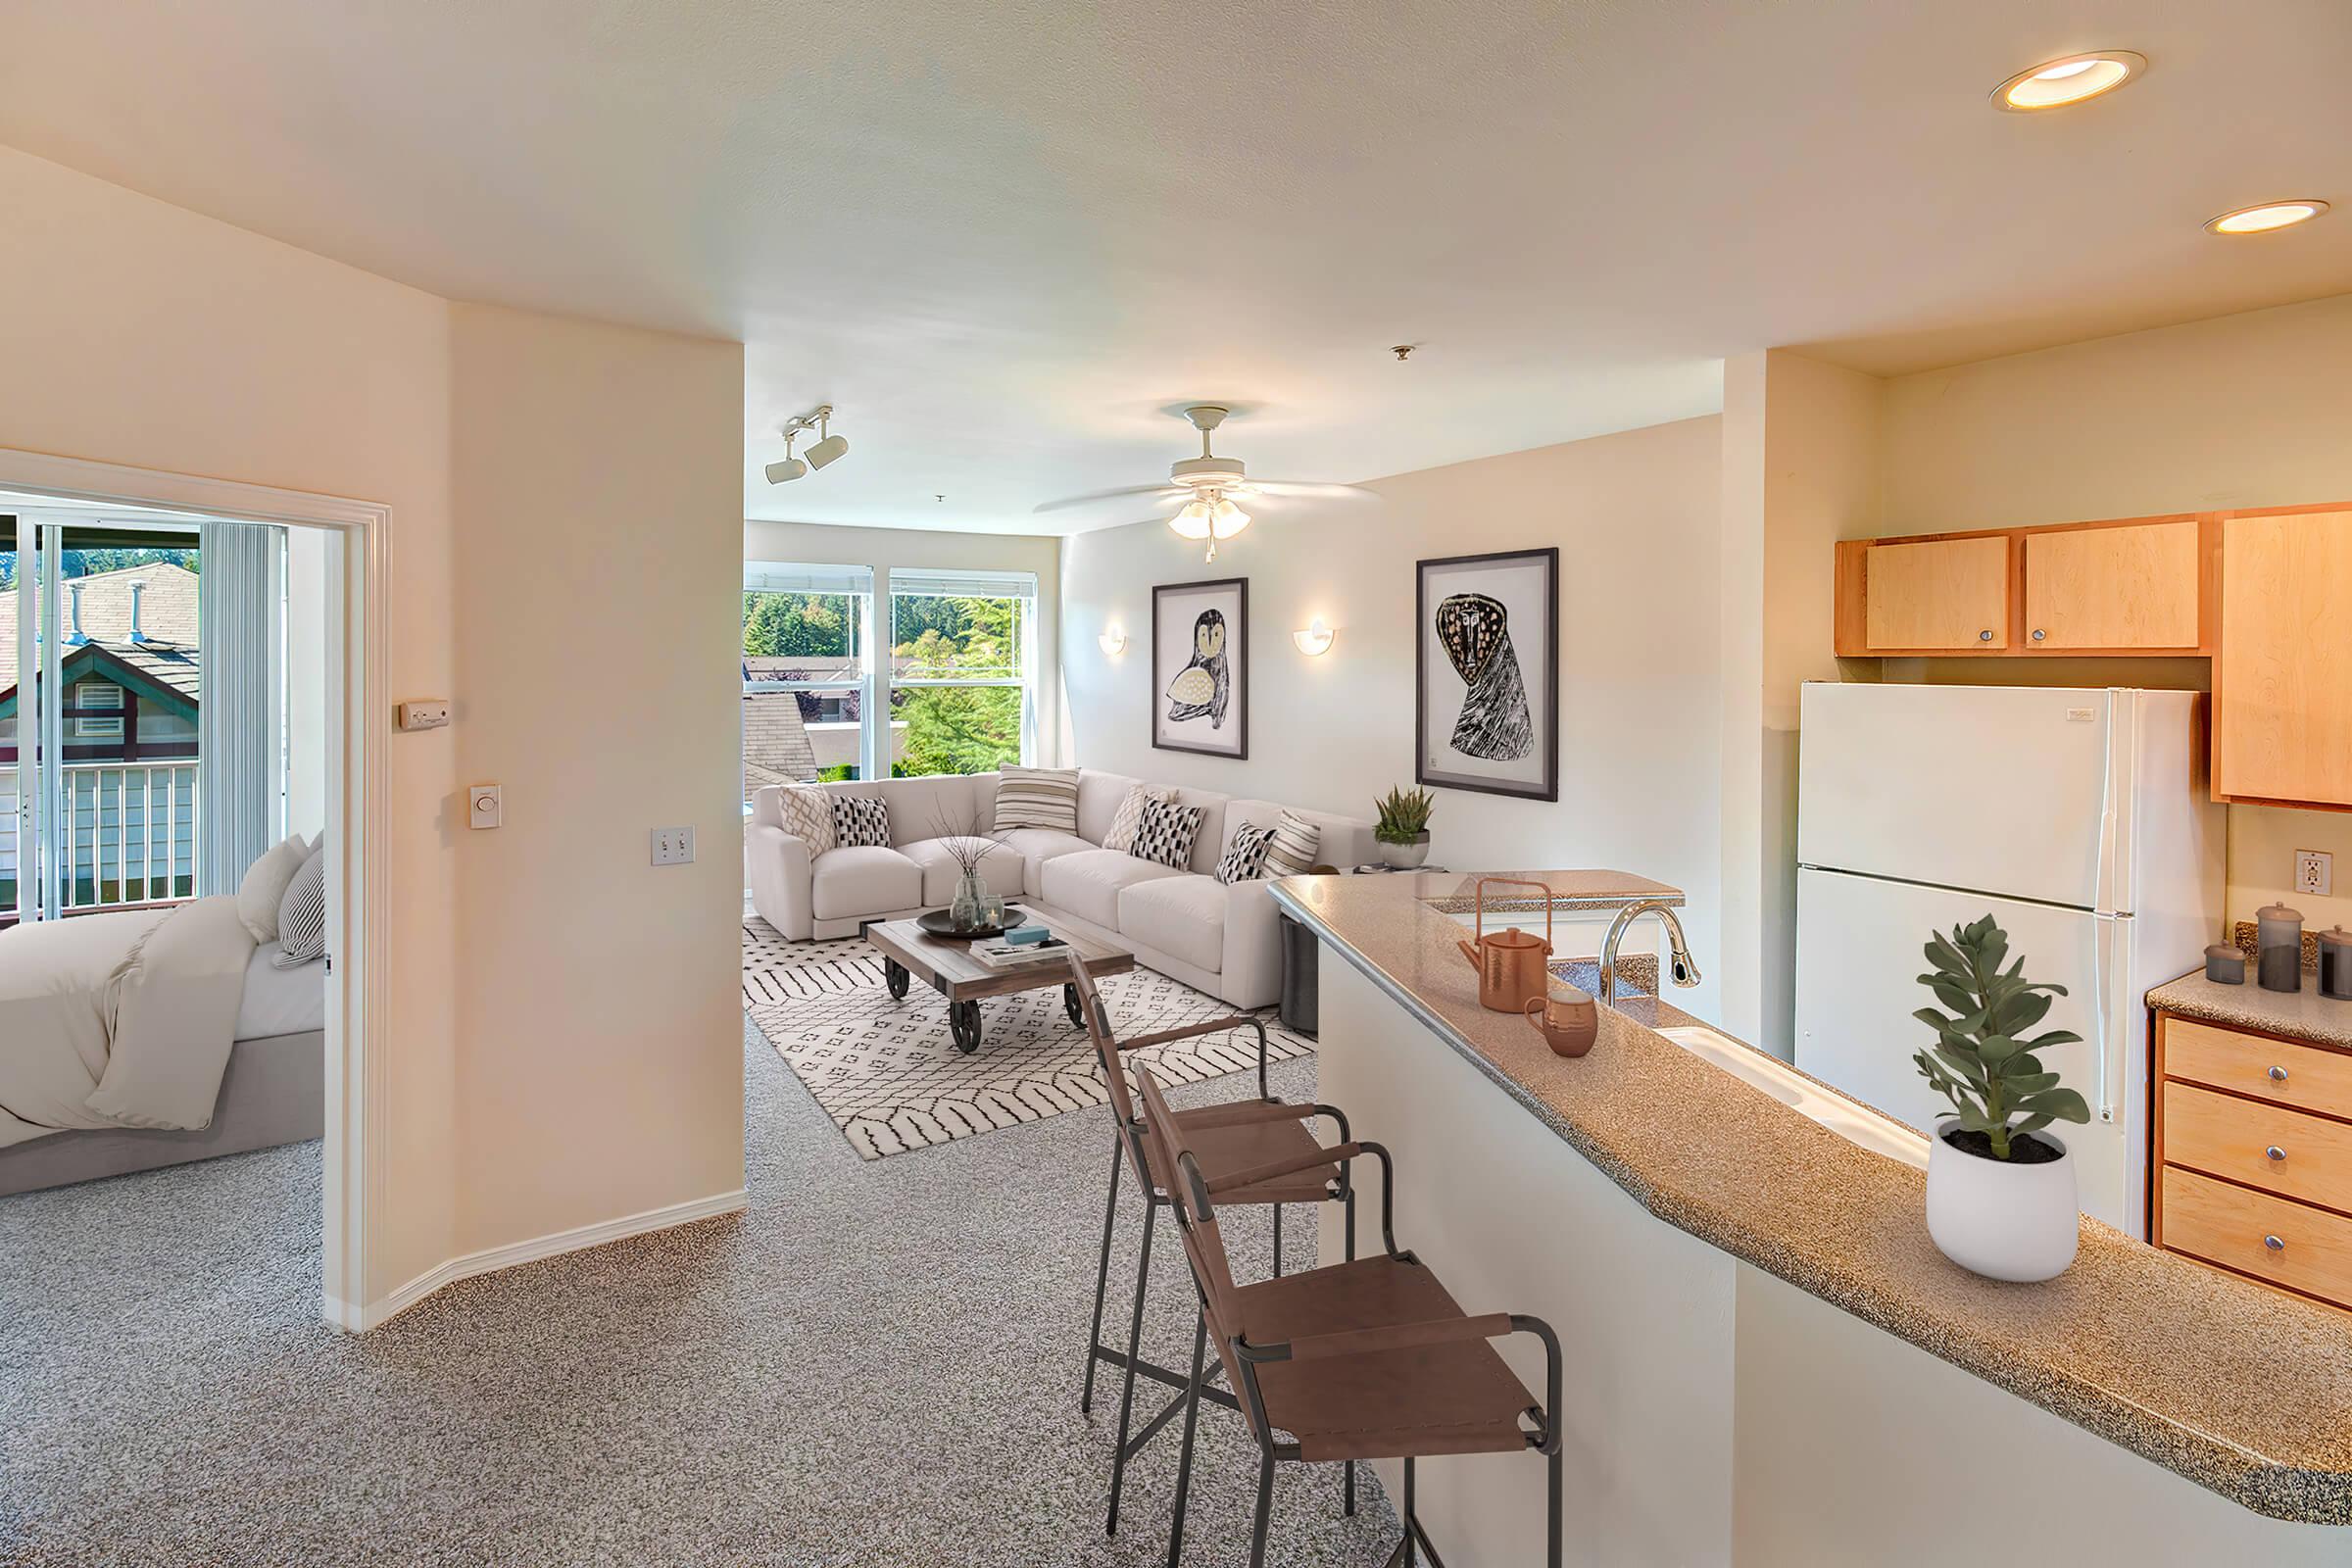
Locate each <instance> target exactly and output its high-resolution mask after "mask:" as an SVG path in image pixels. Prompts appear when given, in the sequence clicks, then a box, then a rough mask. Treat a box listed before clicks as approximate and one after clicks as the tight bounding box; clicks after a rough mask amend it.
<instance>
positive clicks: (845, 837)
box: [833, 795, 890, 850]
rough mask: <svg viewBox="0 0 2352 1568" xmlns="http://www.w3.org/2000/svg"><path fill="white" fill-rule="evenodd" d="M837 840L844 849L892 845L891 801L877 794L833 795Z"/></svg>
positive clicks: (834, 825)
mask: <svg viewBox="0 0 2352 1568" xmlns="http://www.w3.org/2000/svg"><path fill="white" fill-rule="evenodd" d="M833 839H834V842H835V843H836V844H837V845H839V846H840V847H841V848H843V849H845V850H848V849H859V848H869V849H870V848H872V847H874V846H877V845H878V846H880V847H881V848H883V849H888V848H890V803H889V802H888V801H886V800H883V799H882V798H881V797H880V796H877V795H836V796H834V797H833Z"/></svg>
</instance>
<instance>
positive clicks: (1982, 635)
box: [1977, 631, 1992, 643]
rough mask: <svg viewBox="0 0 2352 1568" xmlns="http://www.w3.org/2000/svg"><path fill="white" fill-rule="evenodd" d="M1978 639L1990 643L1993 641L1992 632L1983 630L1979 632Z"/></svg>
mask: <svg viewBox="0 0 2352 1568" xmlns="http://www.w3.org/2000/svg"><path fill="white" fill-rule="evenodd" d="M1977 641H1979V642H1981V643H1988V642H1990V641H1992V633H1990V632H1988V631H1981V632H1979V633H1977Z"/></svg>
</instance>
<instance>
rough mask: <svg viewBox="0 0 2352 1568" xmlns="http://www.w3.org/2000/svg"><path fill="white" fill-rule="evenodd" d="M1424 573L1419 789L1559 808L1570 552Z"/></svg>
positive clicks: (1424, 566) (1519, 553)
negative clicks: (1564, 592)
mask: <svg viewBox="0 0 2352 1568" xmlns="http://www.w3.org/2000/svg"><path fill="white" fill-rule="evenodd" d="M1415 566H1416V569H1417V571H1418V573H1419V585H1418V588H1417V590H1416V592H1415V594H1414V613H1413V621H1414V627H1415V630H1414V661H1413V667H1414V676H1415V680H1414V684H1415V688H1416V692H1415V700H1414V704H1413V709H1414V731H1415V739H1414V773H1413V776H1414V778H1415V780H1416V781H1417V782H1419V783H1422V784H1435V785H1440V786H1443V787H1445V788H1447V789H1456V790H1484V791H1486V792H1487V793H1488V794H1490V795H1521V796H1525V797H1527V798H1528V799H1530V800H1538V801H1556V800H1558V799H1559V798H1560V695H1559V677H1560V553H1559V551H1557V550H1511V551H1504V552H1500V553H1498V554H1495V555H1486V556H1448V557H1446V558H1445V559H1444V560H1441V561H1423V562H1418V563H1416V564H1415Z"/></svg>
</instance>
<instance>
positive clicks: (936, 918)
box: [914, 904, 1029, 942]
mask: <svg viewBox="0 0 2352 1568" xmlns="http://www.w3.org/2000/svg"><path fill="white" fill-rule="evenodd" d="M1028 919H1029V917H1028V916H1027V915H1025V914H1023V913H1022V912H1021V911H1020V910H1019V909H1018V908H1016V907H1013V906H1012V905H1009V904H1007V905H1006V906H1005V924H1003V925H984V926H977V927H974V928H973V929H972V930H969V931H958V930H956V928H955V927H954V926H952V925H950V924H949V923H948V911H947V910H945V909H925V910H924V911H923V912H922V913H920V914H918V915H916V916H915V917H914V923H915V924H916V925H919V926H921V927H922V928H923V930H924V931H925V932H926V933H928V934H929V935H931V936H935V937H937V938H939V939H940V940H941V941H943V942H986V941H988V940H990V939H991V938H993V937H1001V936H1003V935H1004V934H1005V932H1007V931H1009V930H1011V929H1012V928H1013V927H1014V926H1016V925H1023V924H1026V923H1027V922H1028Z"/></svg>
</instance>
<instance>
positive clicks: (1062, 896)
mask: <svg viewBox="0 0 2352 1568" xmlns="http://www.w3.org/2000/svg"><path fill="white" fill-rule="evenodd" d="M835 853H837V854H838V853H839V852H838V851H836V852H835ZM1184 874H1185V873H1184V872H1182V871H1179V870H1177V869H1176V868H1175V867H1174V866H1168V865H1154V864H1152V862H1151V861H1150V860H1139V859H1137V858H1135V857H1134V856H1132V855H1121V854H1120V853H1119V852H1118V851H1116V850H1091V849H1090V850H1081V851H1079V852H1077V853H1076V854H1073V855H1057V856H1055V857H1054V858H1052V859H1050V860H1048V861H1047V862H1046V868H1045V871H1044V873H1043V876H1042V878H1041V880H1040V882H1039V885H1038V896H1039V897H1040V898H1042V899H1044V900H1045V901H1046V902H1047V903H1048V904H1051V905H1054V907H1057V908H1063V909H1067V910H1069V911H1070V913H1072V914H1074V915H1076V916H1078V918H1079V919H1081V920H1092V921H1093V922H1094V923H1095V924H1097V925H1099V926H1101V927H1103V929H1104V930H1106V931H1116V930H1117V929H1118V928H1119V892H1120V890H1121V889H1123V888H1131V887H1133V886H1135V885H1136V884H1137V883H1138V882H1152V881H1157V880H1158V879H1160V878H1162V877H1172V876H1183V875H1184Z"/></svg>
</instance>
